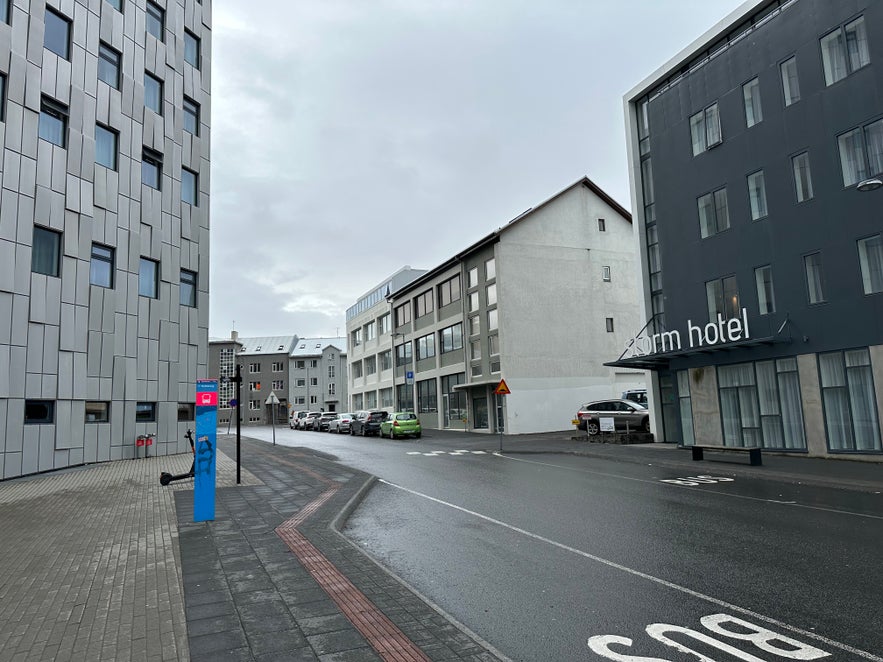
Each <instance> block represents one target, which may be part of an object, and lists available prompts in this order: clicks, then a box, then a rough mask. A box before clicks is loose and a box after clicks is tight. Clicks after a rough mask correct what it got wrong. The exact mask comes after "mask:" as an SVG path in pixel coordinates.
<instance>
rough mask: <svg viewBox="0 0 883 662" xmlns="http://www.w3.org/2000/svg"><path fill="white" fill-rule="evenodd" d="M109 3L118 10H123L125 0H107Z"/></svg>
mask: <svg viewBox="0 0 883 662" xmlns="http://www.w3.org/2000/svg"><path fill="white" fill-rule="evenodd" d="M106 1H107V4H109V5H110V6H111V7H113V8H114V9H116V10H117V11H123V0H106Z"/></svg>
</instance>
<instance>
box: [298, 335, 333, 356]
mask: <svg viewBox="0 0 883 662" xmlns="http://www.w3.org/2000/svg"><path fill="white" fill-rule="evenodd" d="M327 347H335V348H337V351H338V352H340V353H341V354H346V338H300V339H298V341H297V342H296V343H295V344H294V346H293V347H292V348H291V356H316V355H318V354H321V353H322V352H324V351H325V349H326V348H327Z"/></svg>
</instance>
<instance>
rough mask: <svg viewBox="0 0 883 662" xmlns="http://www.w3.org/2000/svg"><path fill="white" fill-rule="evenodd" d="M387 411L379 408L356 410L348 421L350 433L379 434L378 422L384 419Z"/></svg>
mask: <svg viewBox="0 0 883 662" xmlns="http://www.w3.org/2000/svg"><path fill="white" fill-rule="evenodd" d="M387 415H388V414H387V413H386V412H385V411H380V410H376V409H375V410H371V411H357V412H356V414H355V416H353V420H352V422H351V423H350V434H353V435H356V434H359V435H362V436H363V437H367V436H368V435H372V434H373V435H377V436H380V424H381V423H383V421H385V420H386V417H387Z"/></svg>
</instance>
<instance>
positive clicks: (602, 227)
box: [598, 218, 607, 232]
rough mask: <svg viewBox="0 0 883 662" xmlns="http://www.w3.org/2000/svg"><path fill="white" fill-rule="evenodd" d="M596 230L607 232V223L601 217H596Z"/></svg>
mask: <svg viewBox="0 0 883 662" xmlns="http://www.w3.org/2000/svg"><path fill="white" fill-rule="evenodd" d="M598 232H607V223H606V221H605V220H604V219H603V218H599V219H598Z"/></svg>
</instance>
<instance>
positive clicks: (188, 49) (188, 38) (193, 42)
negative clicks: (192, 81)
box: [184, 30, 199, 69]
mask: <svg viewBox="0 0 883 662" xmlns="http://www.w3.org/2000/svg"><path fill="white" fill-rule="evenodd" d="M184 62H186V63H187V64H190V65H192V66H193V67H194V68H195V69H199V37H197V36H196V35H195V34H193V33H192V32H190V31H189V30H184Z"/></svg>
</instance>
